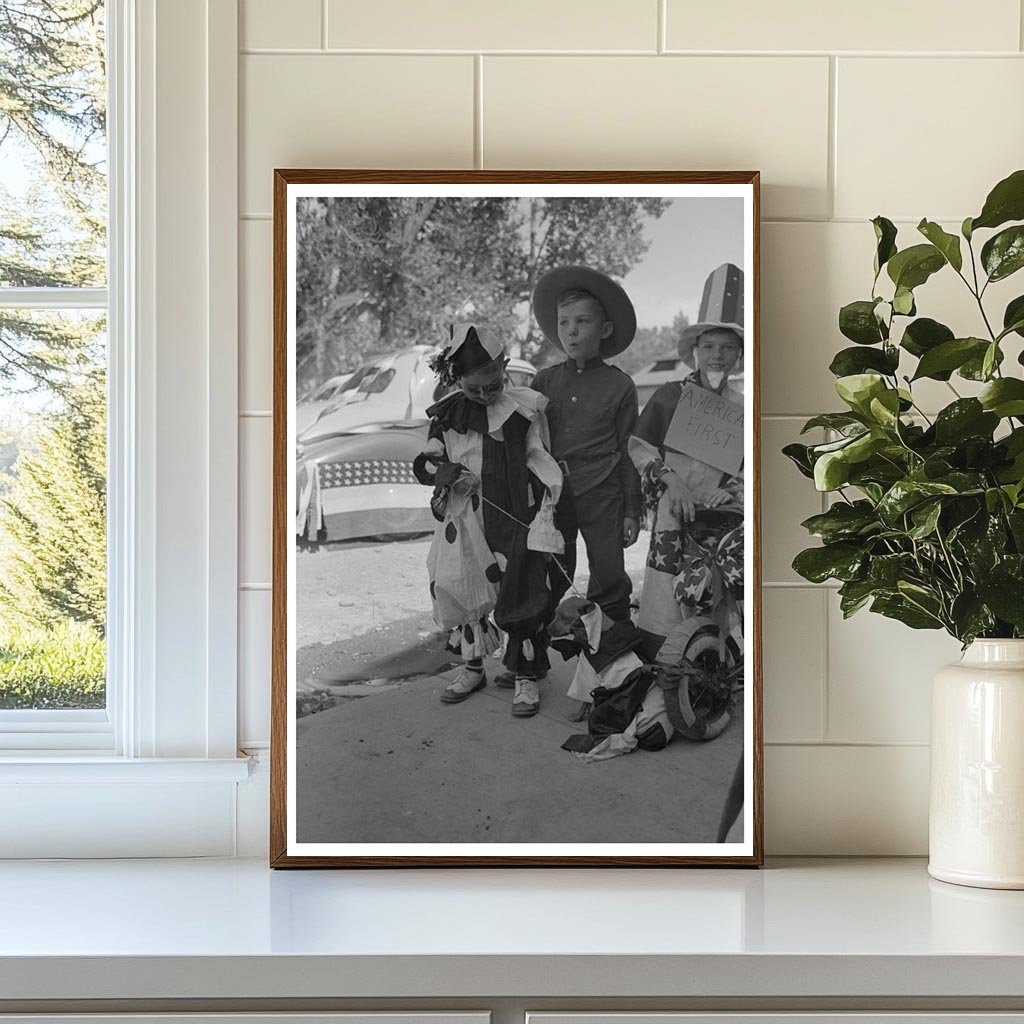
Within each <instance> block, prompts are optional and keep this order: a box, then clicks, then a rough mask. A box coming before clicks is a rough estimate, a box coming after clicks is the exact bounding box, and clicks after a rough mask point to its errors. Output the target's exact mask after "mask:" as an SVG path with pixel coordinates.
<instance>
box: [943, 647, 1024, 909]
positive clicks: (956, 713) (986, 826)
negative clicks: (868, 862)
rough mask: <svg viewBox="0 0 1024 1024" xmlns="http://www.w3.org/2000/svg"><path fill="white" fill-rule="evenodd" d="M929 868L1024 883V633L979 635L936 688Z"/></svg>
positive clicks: (1015, 885) (998, 884)
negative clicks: (1019, 637) (984, 637)
mask: <svg viewBox="0 0 1024 1024" xmlns="http://www.w3.org/2000/svg"><path fill="white" fill-rule="evenodd" d="M928 826H929V838H928V853H929V863H928V873H929V874H930V875H932V876H933V877H934V878H938V879H941V880H942V881H944V882H955V883H957V884H959V885H975V886H981V887H983V888H988V889H1024V640H975V641H974V643H972V644H971V645H970V647H968V648H967V650H966V651H965V652H964V654H963V657H962V658H961V659H960V661H959V662H958V663H957V664H955V665H947V666H946V667H945V668H943V669H940V670H939V672H938V674H937V675H936V676H935V683H934V686H933V688H932V772H931V802H930V808H929V816H928Z"/></svg>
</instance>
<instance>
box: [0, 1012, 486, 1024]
mask: <svg viewBox="0 0 1024 1024" xmlns="http://www.w3.org/2000/svg"><path fill="white" fill-rule="evenodd" d="M490 1022H491V1015H490V1013H486V1012H475V1011H474V1012H471V1013H467V1012H464V1011H459V1010H452V1011H451V1012H450V1013H445V1012H444V1011H431V1012H430V1013H372V1012H369V1011H360V1012H358V1013H95V1014H93V1013H71V1014H63V1013H54V1014H33V1015H32V1016H29V1017H26V1016H24V1015H20V1014H17V1015H14V1014H3V1013H0V1024H490Z"/></svg>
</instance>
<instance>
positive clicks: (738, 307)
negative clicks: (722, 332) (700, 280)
mask: <svg viewBox="0 0 1024 1024" xmlns="http://www.w3.org/2000/svg"><path fill="white" fill-rule="evenodd" d="M698 320H699V322H700V323H715V322H717V323H726V324H741V323H743V271H742V270H740V268H739V267H736V266H733V264H731V263H723V264H722V265H721V266H720V267H716V268H715V269H714V270H713V271H712V272H711V273H710V274H709V275H708V279H707V280H706V281H705V282H704V294H703V295H702V296H701V300H700V316H699V317H698Z"/></svg>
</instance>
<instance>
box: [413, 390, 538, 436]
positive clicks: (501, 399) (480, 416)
mask: <svg viewBox="0 0 1024 1024" xmlns="http://www.w3.org/2000/svg"><path fill="white" fill-rule="evenodd" d="M546 405H547V399H546V398H545V397H544V396H543V395H542V394H540V393H539V392H537V391H533V390H531V389H530V388H519V387H507V388H505V390H504V391H502V393H501V394H500V395H499V396H498V397H497V399H496V400H495V401H494V402H493V403H492V404H491V405H481V404H480V403H479V402H473V401H471V400H470V399H469V398H467V397H466V395H465V394H464V393H463V392H461V391H454V392H452V394H450V395H446V396H445V397H444V398H442V399H441V401H440V402H435V403H434V404H433V405H432V406H431V407H430V408H429V409H428V410H427V415H428V416H429V417H430V418H431V419H434V420H436V421H437V423H438V425H439V426H440V427H441V428H442V429H443V430H454V431H455V433H457V434H465V433H468V432H469V431H470V430H473V431H476V433H478V434H494V433H496V432H497V431H498V430H500V429H501V426H502V424H504V423H505V422H506V420H508V418H509V417H510V416H512V414H513V413H519V414H520V415H521V416H522V417H523V418H524V419H526V420H529V421H530V422H532V421H533V420H535V419H536V418H537V417H538V416H539V415H540V413H541V412H542V411H543V410H544V407H545V406H546Z"/></svg>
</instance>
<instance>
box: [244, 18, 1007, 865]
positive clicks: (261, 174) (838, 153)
mask: <svg viewBox="0 0 1024 1024" xmlns="http://www.w3.org/2000/svg"><path fill="white" fill-rule="evenodd" d="M240 41H241V53H240V57H239V83H240V120H241V129H240V146H241V152H240V179H241V198H240V203H241V225H240V246H241V271H240V273H241V380H240V402H239V407H240V409H241V410H242V412H241V425H240V426H241V450H242V458H241V542H240V543H241V581H242V582H241V592H240V594H239V601H240V628H241V649H240V678H241V684H240V685H241V721H240V736H241V738H242V746H243V747H249V748H259V747H261V746H265V744H266V740H267V735H268V727H267V721H268V714H269V712H268V694H269V685H270V681H269V652H270V592H269V581H270V479H271V471H270V463H271V423H270V419H269V414H268V410H269V409H270V405H271V375H270V366H271V260H270V252H271V225H270V220H269V217H270V211H271V174H272V170H273V168H274V167H302V166H307V167H313V166H315V167H330V166H335V167H345V166H349V167H358V166H363V167H410V168H414V167H449V168H456V167H458V168H467V167H484V168H671V169H680V170H684V169H685V170H691V169H729V168H739V169H747V168H759V169H760V170H761V172H762V186H763V191H762V198H763V212H764V223H763V227H762V249H763V259H762V287H763V290H762V295H763V303H762V321H761V323H762V335H761V337H762V346H763V348H762V365H763V376H762V382H761V384H762V401H763V412H764V419H763V422H762V443H763V449H764V463H763V474H764V475H763V480H764V490H763V500H764V548H763V560H764V581H765V587H764V608H765V619H764V646H765V665H764V668H765V738H766V744H767V747H766V807H765V822H766V835H767V850H768V852H769V853H770V854H782V853H900V854H911V853H917V854H920V853H924V852H926V848H927V779H928V748H927V743H928V729H929V725H928V693H929V682H930V679H931V676H932V674H933V672H934V671H935V669H936V668H937V667H938V666H939V665H941V664H943V663H944V662H946V661H949V660H951V659H953V658H955V657H956V656H957V653H958V646H957V644H956V643H955V642H954V641H952V640H950V639H949V638H947V637H944V636H942V635H939V634H936V633H921V632H913V631H910V630H908V629H905V628H903V627H902V626H899V625H897V624H894V623H891V622H888V621H886V620H883V619H880V618H879V617H877V616H871V617H868V616H866V615H861V616H859V617H857V618H854V619H853V620H851V621H850V622H843V621H842V619H841V617H840V615H839V614H838V602H837V600H836V598H835V595H834V593H833V592H832V591H831V590H829V589H826V588H818V587H813V586H808V585H806V584H805V583H803V582H802V581H800V580H799V578H798V577H797V576H796V575H795V574H794V573H793V572H792V570H791V569H790V568H789V564H790V561H791V559H792V557H793V555H794V553H795V552H796V551H797V550H798V549H799V548H800V547H801V546H804V542H805V537H804V535H803V532H802V531H801V530H800V528H799V526H798V523H799V521H800V520H801V519H803V518H805V517H806V516H807V515H810V514H812V513H814V512H815V511H820V509H821V507H822V506H821V500H820V497H819V496H818V495H816V494H815V492H814V491H813V490H812V489H811V488H810V487H809V486H808V485H807V483H806V482H805V481H803V480H802V478H800V477H799V476H798V475H797V474H796V472H795V471H794V470H792V469H791V468H790V467H789V466H788V465H787V464H785V460H784V459H783V458H782V456H781V455H779V449H780V448H781V447H782V445H783V444H785V443H787V442H788V441H789V440H791V439H793V438H794V437H795V436H796V434H797V432H798V431H799V426H800V424H801V420H802V418H804V417H806V416H807V415H808V414H811V413H814V412H818V411H822V410H825V409H829V408H835V407H837V401H838V400H837V399H835V397H834V394H833V392H832V389H831V376H830V374H829V373H828V369H827V367H828V363H829V360H830V358H831V354H832V353H833V352H834V351H835V350H836V349H838V348H839V347H841V345H842V343H841V339H840V338H839V336H838V332H837V331H836V329H835V321H836V313H837V310H838V308H839V306H840V305H842V304H843V303H845V302H848V301H851V300H853V299H858V298H864V297H866V296H867V295H868V288H869V287H870V284H871V256H872V243H873V235H872V231H871V227H870V225H869V224H867V219H868V218H870V217H872V216H873V215H875V214H877V213H884V214H886V215H887V216H889V217H891V218H892V219H894V220H896V221H897V222H898V223H899V224H900V228H901V232H902V233H904V237H906V234H907V233H909V234H913V226H914V225H915V224H916V223H917V221H918V220H919V219H920V218H921V217H922V216H924V215H927V216H928V217H930V218H932V219H939V220H946V221H951V222H955V223H957V224H959V221H960V220H961V219H962V218H963V217H964V216H967V215H970V214H975V213H977V212H978V211H979V209H980V203H981V200H982V199H983V198H984V195H985V193H986V191H987V189H988V187H989V186H990V185H991V184H993V183H994V182H995V181H996V180H998V179H999V178H1000V177H1002V176H1003V175H1004V174H1006V173H1008V172H1009V171H1011V170H1014V169H1015V168H1016V167H1018V166H1020V165H1021V164H1022V163H1024V59H1022V57H1021V55H1020V50H1021V9H1020V0H976V2H974V3H971V4H965V3H960V2H958V0H903V2H902V3H899V4H893V3H892V2H891V0H860V2H859V3H857V4H855V5H841V4H831V3H830V4H821V3H815V2H812V0H780V2H778V3H774V4H759V3H755V2H754V0H715V2H713V3H709V2H705V0H661V2H660V3H659V0H557V2H552V0H514V2H513V0H500V2H487V3H481V2H480V0H445V2H441V0H432V2H424V0H374V2H372V3H368V2H366V0H288V2H287V3H286V2H274V0H241V26H240ZM510 51H511V52H510ZM940 278H945V280H933V281H932V282H930V283H929V284H928V285H926V286H925V287H924V288H922V289H921V290H920V292H919V306H920V308H921V310H922V312H925V313H928V314H929V315H934V316H936V318H938V319H943V318H944V317H946V316H948V317H951V318H958V319H952V320H951V321H950V322H952V323H961V324H964V325H965V328H967V327H969V329H972V330H974V329H975V328H974V327H973V324H974V321H973V319H968V317H969V316H970V309H969V306H968V304H967V303H966V302H965V301H964V300H963V298H962V297H961V296H960V295H959V293H957V292H956V291H955V290H954V289H952V287H951V284H950V281H949V280H948V276H947V275H940ZM954 281H955V279H954ZM1006 297H1009V296H1006ZM932 400H933V401H934V402H937V403H939V404H941V403H942V402H943V400H944V399H943V395H942V393H941V392H935V393H933V396H932ZM250 785H252V784H250ZM244 788H245V787H243V789H244ZM245 800H246V797H245V795H244V794H243V810H244V808H245V806H249V807H250V808H251V814H252V815H258V814H259V813H262V810H261V809H262V806H263V804H262V802H261V801H259V800H253V799H249V801H248V805H246V803H245ZM240 819H245V815H244V814H243V815H241V816H240ZM246 820H247V822H248V824H247V825H246V826H245V827H246V828H247V830H248V834H249V835H250V837H254V838H251V841H249V842H246V841H243V842H242V843H241V850H242V851H243V852H245V850H247V849H249V847H250V846H251V845H252V844H253V843H256V844H257V845H256V846H255V848H253V849H251V851H250V852H254V853H262V852H263V840H262V833H261V829H262V828H264V827H265V825H263V824H261V823H260V821H259V820H258V818H257V817H252V818H251V819H246Z"/></svg>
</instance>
